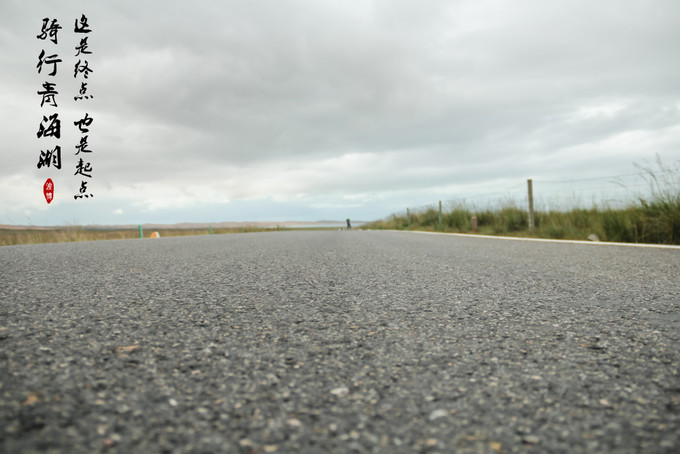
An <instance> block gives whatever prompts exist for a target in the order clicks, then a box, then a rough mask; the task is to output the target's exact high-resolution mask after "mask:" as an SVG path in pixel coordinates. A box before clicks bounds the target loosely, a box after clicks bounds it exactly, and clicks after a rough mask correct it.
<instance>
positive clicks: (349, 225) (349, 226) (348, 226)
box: [347, 218, 352, 230]
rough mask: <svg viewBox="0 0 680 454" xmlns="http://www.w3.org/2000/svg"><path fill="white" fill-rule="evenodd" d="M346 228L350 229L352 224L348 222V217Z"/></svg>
mask: <svg viewBox="0 0 680 454" xmlns="http://www.w3.org/2000/svg"><path fill="white" fill-rule="evenodd" d="M347 230H352V224H350V222H349V218H347Z"/></svg>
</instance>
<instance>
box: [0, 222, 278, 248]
mask: <svg viewBox="0 0 680 454" xmlns="http://www.w3.org/2000/svg"><path fill="white" fill-rule="evenodd" d="M267 230H281V229H276V228H273V229H265V228H259V227H242V228H233V229H226V228H214V229H212V233H213V234H214V235H221V234H226V233H245V232H263V231H267ZM152 232H158V233H159V235H160V236H161V238H165V237H169V236H185V235H208V234H209V231H208V229H154V230H145V231H144V237H145V238H149V235H150V234H151V233H152ZM134 238H137V239H139V231H138V230H137V229H95V228H85V227H79V226H75V227H64V228H51V229H40V230H38V229H21V230H14V229H11V230H10V229H0V246H9V245H15V244H38V243H67V242H76V241H97V240H121V239H134Z"/></svg>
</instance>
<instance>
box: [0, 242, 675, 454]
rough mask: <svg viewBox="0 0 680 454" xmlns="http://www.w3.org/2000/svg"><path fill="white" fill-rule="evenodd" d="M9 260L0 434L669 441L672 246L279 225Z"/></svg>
mask: <svg viewBox="0 0 680 454" xmlns="http://www.w3.org/2000/svg"><path fill="white" fill-rule="evenodd" d="M0 273H1V278H0V452H7V453H19V452H21V453H23V452H54V453H59V452H63V453H72V452H120V453H130V452H143V453H145V454H149V453H160V452H169V453H170V452H172V453H175V452H176V453H181V452H192V453H213V452H237V453H240V452H243V453H270V452H278V453H282V452H286V453H288V452H303V453H316V452H389V453H392V452H397V453H399V452H464V453H467V452H469V453H478V452H489V453H496V452H499V453H501V452H502V453H507V452H565V453H566V452H569V453H572V452H624V453H625V452H630V453H633V452H645V453H651V452H669V453H670V452H679V450H680V377H679V375H678V368H679V366H680V290H679V289H678V284H679V283H680V251H679V250H677V249H676V250H670V249H656V248H647V249H642V248H632V247H621V246H604V245H594V244H592V245H591V244H560V243H538V242H518V241H505V240H499V239H486V238H464V237H455V236H444V235H419V234H413V233H406V232H378V231H309V232H271V233H253V234H236V235H212V236H207V235H205V236H195V237H175V238H161V239H154V240H151V239H145V240H115V241H99V242H87V243H66V244H45V245H32V246H6V247H2V248H0Z"/></svg>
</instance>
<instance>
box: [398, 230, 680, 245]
mask: <svg viewBox="0 0 680 454" xmlns="http://www.w3.org/2000/svg"><path fill="white" fill-rule="evenodd" d="M387 231H389V232H403V233H422V234H425V235H450V236H462V237H466V238H491V239H494V240H512V241H538V242H543V243H566V244H594V245H601V246H625V247H647V248H659V249H680V246H675V245H670V244H646V243H613V242H609V241H579V240H552V239H547V238H522V237H514V236H493V235H471V234H468V233H445V232H423V231H420V230H387Z"/></svg>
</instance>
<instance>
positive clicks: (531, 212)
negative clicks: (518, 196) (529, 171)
mask: <svg viewBox="0 0 680 454" xmlns="http://www.w3.org/2000/svg"><path fill="white" fill-rule="evenodd" d="M527 190H528V192H529V230H531V231H533V230H534V226H535V225H536V224H535V221H534V189H533V184H532V181H531V178H529V179H528V180H527Z"/></svg>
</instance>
